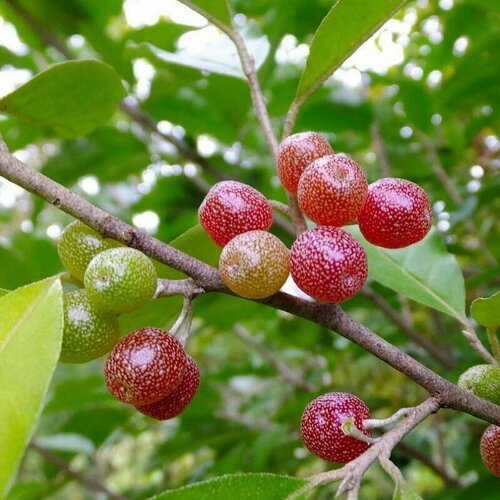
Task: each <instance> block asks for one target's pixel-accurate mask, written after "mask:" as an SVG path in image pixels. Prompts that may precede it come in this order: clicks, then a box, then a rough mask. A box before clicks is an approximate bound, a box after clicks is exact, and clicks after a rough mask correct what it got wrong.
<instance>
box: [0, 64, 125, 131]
mask: <svg viewBox="0 0 500 500" xmlns="http://www.w3.org/2000/svg"><path fill="white" fill-rule="evenodd" d="M124 96H125V90H124V88H123V86H122V84H121V81H120V77H119V76H118V74H117V73H116V71H115V70H114V69H113V68H112V67H111V66H108V65H107V64H104V63H102V62H99V61H95V60H92V59H88V60H81V61H68V62H63V63H60V64H55V65H54V66H52V67H50V68H49V69H47V70H45V71H43V72H42V73H39V74H38V75H36V76H35V77H34V78H32V79H31V80H30V81H29V82H27V83H26V84H24V85H22V86H21V87H19V88H18V89H16V90H15V91H14V92H12V93H10V94H8V95H6V96H5V97H3V98H2V99H0V112H2V113H6V114H10V115H13V116H16V117H18V118H20V119H22V120H26V121H29V122H32V123H36V124H39V125H44V126H47V127H51V128H53V129H55V130H56V131H57V132H58V133H60V134H62V135H64V136H67V137H78V136H81V135H85V134H87V133H88V132H90V131H91V130H92V129H94V128H95V127H97V126H98V125H101V124H103V123H105V122H106V121H107V120H108V119H109V118H110V117H111V115H112V114H113V112H114V110H115V108H116V104H117V103H118V101H119V100H120V99H121V98H122V97H124Z"/></svg>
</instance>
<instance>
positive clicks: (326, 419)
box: [300, 392, 371, 464]
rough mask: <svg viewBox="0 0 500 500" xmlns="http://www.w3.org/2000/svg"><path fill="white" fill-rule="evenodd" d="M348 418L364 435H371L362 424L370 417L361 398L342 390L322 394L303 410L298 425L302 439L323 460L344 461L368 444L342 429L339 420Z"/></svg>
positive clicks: (357, 454) (340, 462) (361, 450)
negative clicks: (299, 424)
mask: <svg viewBox="0 0 500 500" xmlns="http://www.w3.org/2000/svg"><path fill="white" fill-rule="evenodd" d="M350 418H352V419H353V421H354V425H355V426H356V427H357V428H358V429H359V430H360V431H361V432H362V433H363V434H364V435H365V436H368V437H371V432H370V430H368V429H365V428H364V427H363V420H366V419H368V418H370V410H369V409H368V407H367V406H366V405H365V403H363V401H361V399H359V398H358V397H356V396H354V395H353V394H348V393H346V392H330V393H328V394H323V395H322V396H319V397H317V398H316V399H314V400H313V401H311V402H310V403H309V404H308V405H307V407H306V409H305V410H304V415H303V416H302V423H301V428H300V431H301V437H302V442H303V443H304V445H305V446H306V448H307V449H308V450H309V451H310V452H311V453H313V454H314V455H316V456H318V457H320V458H322V459H323V460H327V461H328V462H334V463H337V464H346V463H347V462H350V461H351V460H354V459H355V458H357V457H359V455H361V454H362V453H363V452H365V451H366V450H367V449H368V448H369V447H370V444H369V443H365V442H364V441H360V440H359V439H356V438H353V437H351V436H348V435H346V434H345V433H344V432H343V431H342V429H341V426H342V424H343V423H344V422H345V421H346V420H348V419H350Z"/></svg>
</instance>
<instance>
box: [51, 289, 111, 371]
mask: <svg viewBox="0 0 500 500" xmlns="http://www.w3.org/2000/svg"><path fill="white" fill-rule="evenodd" d="M119 334H120V329H119V325H118V319H117V317H116V316H114V315H109V314H102V313H100V312H99V311H97V310H96V308H95V307H94V305H93V304H92V303H91V302H90V301H89V298H88V296H87V292H86V291H85V290H77V291H75V292H71V293H68V294H66V295H65V296H64V331H63V339H62V347H61V356H60V361H62V362H63V363H86V362H87V361H91V360H93V359H96V358H99V357H101V356H103V355H104V354H106V353H108V352H109V351H111V349H112V348H113V346H114V345H115V344H116V342H117V341H118V337H119Z"/></svg>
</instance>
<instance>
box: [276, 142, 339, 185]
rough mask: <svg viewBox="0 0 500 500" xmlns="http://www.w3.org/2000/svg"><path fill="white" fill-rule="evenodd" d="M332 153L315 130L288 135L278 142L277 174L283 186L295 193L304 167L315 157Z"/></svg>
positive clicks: (328, 145) (330, 148)
mask: <svg viewBox="0 0 500 500" xmlns="http://www.w3.org/2000/svg"><path fill="white" fill-rule="evenodd" d="M331 154H333V149H332V147H331V146H330V144H328V142H327V141H326V140H325V139H324V137H323V136H322V135H320V134H318V133H317V132H299V133H298V134H293V135H290V136H288V137H287V138H286V139H284V140H283V142H282V143H281V144H280V147H279V152H278V175H279V178H280V179H281V183H282V184H283V187H284V188H285V189H286V190H287V191H288V192H289V193H292V194H297V187H298V184H299V179H300V176H301V175H302V172H304V170H305V169H306V167H307V166H308V165H309V164H310V163H311V162H312V161H314V160H316V159H317V158H321V157H322V156H325V155H331Z"/></svg>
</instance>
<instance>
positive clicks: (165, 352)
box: [104, 327, 187, 406]
mask: <svg viewBox="0 0 500 500" xmlns="http://www.w3.org/2000/svg"><path fill="white" fill-rule="evenodd" d="M186 364H187V356H186V353H185V352H184V348H183V347H182V344H181V343H180V342H179V341H178V340H177V339H176V338H175V337H174V336H172V335H170V333H168V332H167V331H165V330H161V329H160V328H153V327H146V328H139V329H138V330H135V331H133V332H132V333H130V334H129V335H127V336H126V337H125V338H123V339H122V340H121V341H120V342H118V344H116V346H115V347H114V349H113V350H112V351H111V353H110V354H109V356H108V359H107V361H106V365H105V367H104V379H105V381H106V386H107V388H108V390H109V391H110V392H111V394H113V396H114V397H115V398H117V399H119V400H120V401H123V402H124V403H129V404H132V405H134V406H138V405H145V404H149V403H155V402H157V401H159V400H160V399H163V398H164V397H166V396H168V395H169V394H170V393H172V392H173V391H174V390H175V389H177V388H178V387H179V385H180V384H181V382H182V379H183V378H184V373H185V371H186Z"/></svg>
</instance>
